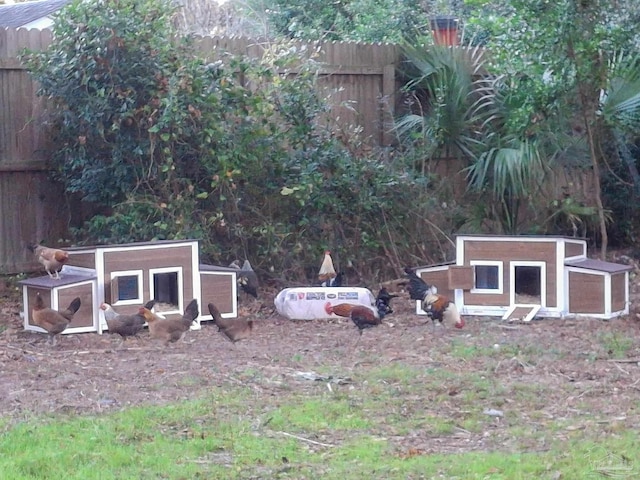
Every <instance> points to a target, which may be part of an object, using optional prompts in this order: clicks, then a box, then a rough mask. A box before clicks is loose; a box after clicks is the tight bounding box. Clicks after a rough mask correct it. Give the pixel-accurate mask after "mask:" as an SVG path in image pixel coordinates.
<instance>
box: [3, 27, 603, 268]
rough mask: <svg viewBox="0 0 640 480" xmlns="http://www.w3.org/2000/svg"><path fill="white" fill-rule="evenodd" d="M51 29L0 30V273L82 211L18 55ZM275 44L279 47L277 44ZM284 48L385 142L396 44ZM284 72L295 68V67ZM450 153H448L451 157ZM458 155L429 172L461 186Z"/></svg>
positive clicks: (60, 234) (335, 107) (218, 41)
mask: <svg viewBox="0 0 640 480" xmlns="http://www.w3.org/2000/svg"><path fill="white" fill-rule="evenodd" d="M51 39H52V34H51V31H50V30H35V29H33V30H25V29H18V30H16V29H0V273H18V272H26V271H31V270H34V269H35V268H38V265H37V264H36V263H34V260H33V256H32V255H31V253H30V252H29V251H27V249H26V248H25V245H26V243H27V242H30V241H44V242H47V243H50V244H57V243H58V242H59V240H61V239H64V238H65V236H66V235H67V232H68V225H69V223H70V218H71V216H72V215H74V214H75V213H76V212H78V211H79V210H80V207H79V206H77V205H75V206H72V207H69V206H68V205H67V198H66V197H65V195H64V194H63V191H62V188H61V186H60V185H57V184H55V183H53V182H51V181H50V180H49V178H48V164H47V160H48V158H49V154H48V152H50V151H51V148H52V145H49V144H48V142H49V141H50V140H49V135H48V131H47V128H46V123H45V120H46V108H45V106H46V105H45V102H44V101H43V99H41V98H39V97H37V96H36V89H37V86H36V85H35V84H34V82H32V80H31V78H30V76H29V73H28V72H27V71H26V69H25V67H24V66H23V65H22V64H21V63H20V61H19V59H18V57H19V55H20V53H21V52H22V51H23V49H24V48H30V49H33V50H39V49H44V48H46V47H47V46H48V45H49V44H50V43H51ZM195 43H196V46H197V48H198V51H199V52H200V54H201V55H202V56H203V58H205V59H207V60H215V59H217V58H218V57H219V56H220V54H221V52H228V53H231V54H236V55H247V56H249V57H255V58H263V57H262V56H263V55H270V54H272V53H273V49H274V48H276V46H275V45H271V44H269V43H268V42H265V43H260V42H257V41H255V40H250V39H246V38H225V37H197V38H196V42H195ZM277 48H282V46H281V45H279V46H278V47H277ZM288 48H291V49H297V51H298V52H305V54H306V55H308V56H309V58H312V59H313V60H314V61H316V62H317V63H318V65H319V66H320V69H319V88H321V89H323V90H322V91H323V93H324V94H326V95H327V96H328V97H329V103H330V105H331V107H332V109H331V111H330V112H329V113H328V115H327V117H326V118H327V120H331V121H332V122H335V124H336V125H338V127H339V128H340V129H343V130H344V131H345V137H350V136H351V135H352V134H353V132H354V131H356V130H358V131H360V132H361V133H360V135H361V139H362V140H363V141H365V142H367V143H368V144H369V145H370V146H381V145H382V146H386V145H391V143H392V142H393V139H392V138H391V136H390V134H389V133H388V132H389V127H390V125H391V121H392V120H393V116H394V112H395V109H396V104H397V102H398V100H399V99H398V98H396V97H397V92H398V86H399V85H397V82H396V69H397V66H398V63H399V61H400V51H399V48H398V47H397V46H395V45H376V44H359V43H336V42H333V43H309V44H305V43H296V42H293V43H291V44H289V45H288ZM290 73H293V74H295V70H293V71H291V72H290ZM449 160H450V159H449ZM463 167H464V165H461V164H460V163H459V162H454V161H441V162H434V163H433V164H432V166H431V168H432V169H433V170H432V171H434V172H435V173H438V174H440V175H441V176H443V177H446V178H448V179H449V181H451V182H452V183H454V184H455V187H456V188H455V189H454V190H455V191H456V192H457V193H458V194H460V193H462V192H463V191H464V188H465V186H466V181H465V178H464V175H461V174H460V170H461V169H462V168H463ZM559 173H561V174H560V175H557V176H556V177H555V179H554V180H553V181H552V182H549V184H548V185H547V187H548V188H549V195H548V198H549V199H551V198H557V197H558V195H559V194H560V192H562V191H565V190H564V189H566V188H567V186H570V188H569V189H568V190H569V192H570V193H571V192H573V191H577V193H578V197H579V198H584V197H583V196H582V195H580V191H581V190H583V191H593V189H592V182H591V175H586V176H585V175H584V173H580V172H578V173H577V175H576V174H575V173H576V172H573V175H572V174H568V175H567V174H566V173H567V172H559Z"/></svg>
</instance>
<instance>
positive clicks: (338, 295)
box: [273, 287, 376, 320]
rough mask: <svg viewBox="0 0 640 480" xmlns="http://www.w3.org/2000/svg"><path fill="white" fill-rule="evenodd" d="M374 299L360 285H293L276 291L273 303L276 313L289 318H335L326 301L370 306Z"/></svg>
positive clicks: (333, 303)
mask: <svg viewBox="0 0 640 480" xmlns="http://www.w3.org/2000/svg"><path fill="white" fill-rule="evenodd" d="M375 301H376V298H375V297H374V296H373V294H372V293H371V292H370V291H369V289H367V288H362V287H293V288H285V289H284V290H282V291H281V292H280V293H278V295H276V298H275V300H274V301H273V303H274V304H275V306H276V310H278V313H279V314H280V315H282V316H283V317H286V318H288V319H289V320H316V319H320V318H335V315H332V314H331V315H330V314H328V313H327V311H326V305H327V303H330V304H331V305H337V304H339V303H350V304H352V305H364V306H367V307H371V306H373V305H374V304H375Z"/></svg>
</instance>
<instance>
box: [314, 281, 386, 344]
mask: <svg viewBox="0 0 640 480" xmlns="http://www.w3.org/2000/svg"><path fill="white" fill-rule="evenodd" d="M395 297H397V295H390V294H389V292H388V291H387V289H386V288H382V289H380V291H379V292H378V295H377V297H376V304H375V305H376V309H375V310H374V309H373V308H372V307H367V306H365V305H352V304H350V303H339V304H337V305H331V302H327V303H326V305H325V306H324V310H325V312H327V314H328V315H331V314H334V315H338V316H339V317H346V318H350V319H351V321H352V322H353V323H354V324H355V325H356V327H358V331H359V332H360V335H362V330H364V329H365V328H373V327H376V326H378V325H380V324H381V323H382V319H383V318H384V317H385V315H387V314H389V313H393V310H391V305H390V302H391V299H392V298H395Z"/></svg>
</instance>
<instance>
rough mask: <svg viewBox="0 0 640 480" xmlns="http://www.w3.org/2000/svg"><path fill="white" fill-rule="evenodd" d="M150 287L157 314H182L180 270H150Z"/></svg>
mask: <svg viewBox="0 0 640 480" xmlns="http://www.w3.org/2000/svg"><path fill="white" fill-rule="evenodd" d="M149 275H150V277H151V278H150V280H151V281H150V282H149V284H150V287H151V297H152V298H154V299H155V300H156V304H155V306H154V308H155V310H156V311H157V312H161V313H180V312H182V303H183V298H182V269H181V268H170V269H164V268H163V269H151V270H149Z"/></svg>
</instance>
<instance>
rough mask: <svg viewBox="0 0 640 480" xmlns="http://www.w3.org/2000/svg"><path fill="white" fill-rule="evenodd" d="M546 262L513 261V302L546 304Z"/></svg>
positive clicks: (511, 284)
mask: <svg viewBox="0 0 640 480" xmlns="http://www.w3.org/2000/svg"><path fill="white" fill-rule="evenodd" d="M545 267H546V265H545V263H544V262H512V263H511V269H510V270H511V281H510V290H511V292H510V293H511V295H510V297H511V304H512V305H514V304H518V305H540V306H542V307H544V306H546V288H545V287H546V283H545V278H546V268H545Z"/></svg>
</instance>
